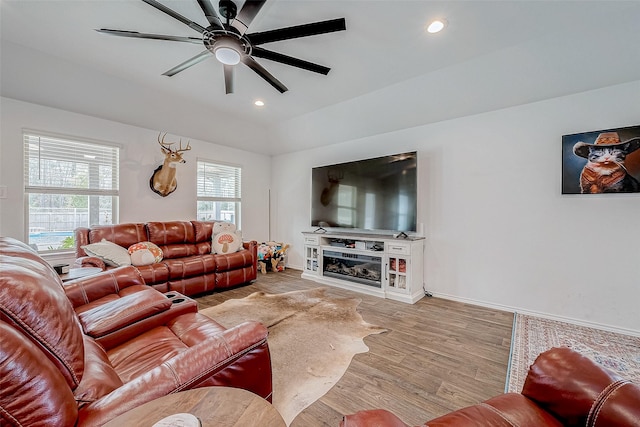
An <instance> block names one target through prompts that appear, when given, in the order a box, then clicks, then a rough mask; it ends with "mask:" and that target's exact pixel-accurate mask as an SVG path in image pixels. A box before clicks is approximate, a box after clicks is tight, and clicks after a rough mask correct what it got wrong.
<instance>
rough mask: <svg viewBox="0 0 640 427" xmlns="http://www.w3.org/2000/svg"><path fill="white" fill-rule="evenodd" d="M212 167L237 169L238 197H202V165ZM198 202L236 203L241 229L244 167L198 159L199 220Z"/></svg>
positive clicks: (235, 189) (236, 190)
mask: <svg viewBox="0 0 640 427" xmlns="http://www.w3.org/2000/svg"><path fill="white" fill-rule="evenodd" d="M201 164H206V165H212V166H218V167H225V168H233V169H236V172H235V175H236V180H237V181H239V182H238V183H237V184H236V186H235V188H234V193H235V194H236V196H237V197H223V196H201V195H200V182H199V174H200V165H201ZM198 202H222V203H234V204H235V205H236V213H235V221H234V224H235V225H236V227H237V229H238V230H240V229H241V224H242V165H239V164H234V163H228V162H221V161H218V160H211V159H206V158H201V157H198V158H196V218H198V215H199V212H198ZM212 220H213V221H224V220H223V219H218V218H214V219H212Z"/></svg>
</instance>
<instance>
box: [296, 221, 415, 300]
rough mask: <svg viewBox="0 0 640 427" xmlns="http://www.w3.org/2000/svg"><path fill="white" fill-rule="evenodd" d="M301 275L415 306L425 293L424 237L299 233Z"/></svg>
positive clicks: (305, 277)
mask: <svg viewBox="0 0 640 427" xmlns="http://www.w3.org/2000/svg"><path fill="white" fill-rule="evenodd" d="M302 234H303V235H304V253H305V260H304V261H305V263H304V271H303V273H302V277H303V278H304V279H310V280H314V281H316V282H319V283H322V284H327V285H331V286H336V287H339V288H344V289H349V290H352V291H357V292H362V293H366V294H369V295H374V296H377V297H381V298H389V299H393V300H396V301H402V302H406V303H409V304H414V303H415V302H416V301H418V300H419V299H420V298H422V297H423V296H425V291H424V288H423V283H424V277H423V274H424V271H423V264H424V237H415V236H409V237H407V238H406V239H405V238H394V237H393V236H390V235H386V234H368V233H346V232H326V233H314V232H303V233H302Z"/></svg>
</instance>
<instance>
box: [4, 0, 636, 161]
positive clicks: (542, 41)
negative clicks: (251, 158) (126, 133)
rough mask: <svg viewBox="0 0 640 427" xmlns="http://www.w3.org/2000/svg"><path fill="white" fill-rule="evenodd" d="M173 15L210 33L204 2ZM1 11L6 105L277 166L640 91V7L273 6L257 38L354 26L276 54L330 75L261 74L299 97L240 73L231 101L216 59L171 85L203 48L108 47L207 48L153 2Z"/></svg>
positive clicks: (363, 2) (29, 4) (281, 70)
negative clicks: (390, 136) (109, 124)
mask: <svg viewBox="0 0 640 427" xmlns="http://www.w3.org/2000/svg"><path fill="white" fill-rule="evenodd" d="M159 1H160V2H161V3H163V4H165V5H166V6H168V7H170V8H171V9H173V10H175V11H176V12H178V13H180V14H182V15H184V16H186V17H188V18H190V19H192V20H194V21H196V22H198V23H200V24H201V25H203V26H205V27H206V26H207V21H206V19H205V18H204V15H203V13H202V10H201V9H200V8H199V6H198V4H197V2H196V1H195V0H159ZM212 1H213V3H214V6H215V8H216V9H217V0H212ZM236 3H237V4H238V6H239V7H241V3H243V1H242V0H237V1H236ZM0 5H1V10H0V18H1V23H0V24H1V33H0V35H1V42H2V51H1V53H0V55H1V56H0V61H1V65H2V68H1V87H0V89H1V94H2V96H5V97H9V98H14V99H19V100H24V101H27V102H33V103H37V104H41V105H46V106H51V107H56V108H61V109H64V110H69V111H73V112H79V113H82V114H88V115H93V116H97V117H101V118H105V119H109V120H114V121H118V122H122V123H127V124H132V125H136V126H141V127H145V128H149V129H154V130H157V131H163V132H169V133H171V134H175V135H180V136H185V137H189V138H194V139H200V140H204V141H210V142H214V143H217V144H222V145H228V146H232V147H236V148H240V149H243V150H248V151H252V152H257V153H264V154H268V155H275V154H279V153H284V152H291V151H297V150H303V149H309V148H313V147H317V146H323V145H328V144H333V143H338V142H341V141H345V140H351V139H357V138H362V137H366V136H370V135H375V134H381V133H385V132H390V131H394V130H398V129H403V128H407V127H412V126H418V125H423V124H426V123H433V122H437V121H441V120H447V119H452V118H456V117H462V116H466V115H470V114H477V113H481V112H486V111H491V110H495V109H500V108H506V107H510V106H514V105H520V104H524V103H529V102H534V101H538V100H543V99H547V98H552V97H557V96H562V95H567V94H571V93H576V92H581V91H585V90H590V89H595V88H599V87H605V86H609V85H614V84H619V83H624V82H629V81H636V80H640V31H638V29H637V26H638V21H640V1H636V0H632V1H626V2H625V1H559V0H558V1H525V0H512V1H478V0H476V1H452V0H448V1H419V0H412V1H402V0H340V1H333V0H268V1H267V3H266V4H265V6H264V7H263V8H262V10H261V11H260V12H259V14H258V15H257V17H256V18H255V20H254V21H253V23H252V24H251V26H250V28H249V31H248V32H250V33H251V32H258V31H265V30H271V29H275V28H281V27H288V26H293V25H299V24H306V23H310V22H315V21H321V20H328V19H333V18H342V17H344V18H346V25H347V30H346V31H342V32H335V33H329V34H322V35H317V36H312V37H305V38H300V39H293V40H286V41H281V42H274V43H270V44H267V45H263V47H265V48H267V49H270V50H273V51H277V52H280V53H283V54H286V55H290V56H294V57H297V58H301V59H305V60H308V61H311V62H315V63H318V64H322V65H326V66H328V67H331V71H330V72H329V74H328V75H327V76H323V75H320V74H315V73H312V72H308V71H304V70H301V69H298V68H294V67H289V66H287V65H283V64H280V63H276V62H272V61H268V60H263V59H257V60H258V62H260V63H261V64H262V65H263V66H264V67H265V68H266V69H267V70H268V71H269V72H271V73H272V74H273V75H274V76H275V77H276V78H278V79H279V80H280V81H281V82H283V83H284V84H285V85H286V86H287V87H288V88H289V91H288V92H285V93H284V94H280V93H279V92H277V91H276V90H275V89H274V88H272V87H271V86H270V85H269V84H267V83H266V82H265V81H264V80H263V79H261V78H260V77H259V76H257V75H256V74H255V73H253V72H252V71H251V70H249V69H248V68H247V67H245V66H243V65H238V66H236V74H235V93H233V94H229V95H225V91H224V80H223V74H222V65H221V64H220V63H218V62H217V61H216V59H215V58H214V57H213V56H211V58H209V59H207V60H205V61H204V62H202V63H200V64H197V65H195V66H193V67H191V68H189V69H187V70H185V71H183V72H181V73H179V74H177V75H175V76H173V77H166V76H163V75H162V73H164V72H165V71H167V70H169V69H170V68H172V67H174V66H175V65H178V64H179V63H181V62H183V61H185V60H186V59H188V58H190V57H192V56H194V55H196V54H198V53H200V52H201V51H203V47H202V46H199V45H195V44H188V43H179V42H172V41H156V40H145V39H131V38H121V37H113V36H108V35H104V34H100V33H98V32H96V31H94V29H98V28H111V29H120V30H132V31H139V32H146V33H156V34H169V35H180V36H190V37H198V36H199V33H198V32H196V31H194V30H192V29H191V28H189V27H188V26H186V25H185V24H183V23H181V22H179V21H177V20H175V19H172V18H171V17H169V16H168V15H166V14H164V13H162V12H160V11H158V10H157V9H155V8H153V7H151V6H149V5H148V4H146V3H144V2H142V1H141V0H86V1H79V0H56V1H50V0H46V1H38V0H0ZM441 17H443V18H446V19H447V21H448V26H447V27H446V28H445V30H444V31H442V32H441V33H439V34H436V35H429V34H427V33H426V32H425V30H424V27H425V25H426V24H427V23H428V22H429V21H430V20H432V19H433V18H441ZM257 99H261V100H263V101H264V102H265V104H266V105H265V106H264V107H262V108H258V107H255V106H254V105H253V102H254V101H255V100H257Z"/></svg>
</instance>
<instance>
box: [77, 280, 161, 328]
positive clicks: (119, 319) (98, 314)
mask: <svg viewBox="0 0 640 427" xmlns="http://www.w3.org/2000/svg"><path fill="white" fill-rule="evenodd" d="M171 306H172V302H171V300H170V299H169V298H167V297H166V296H165V295H164V294H161V293H160V292H158V291H156V290H155V289H152V288H149V287H147V288H144V289H143V290H140V291H138V292H135V293H132V294H130V295H126V296H124V297H121V298H118V299H115V300H112V301H109V302H105V303H104V304H101V305H98V306H96V307H93V308H92V309H90V310H86V311H83V312H81V313H78V318H79V319H80V324H81V325H82V328H83V329H84V332H85V333H86V334H87V335H89V336H91V337H93V338H100V337H103V336H105V335H107V334H110V333H112V332H114V331H117V330H119V329H122V328H124V327H125V326H128V325H131V324H133V323H136V322H138V321H140V320H143V319H146V318H147V317H151V316H154V315H156V314H158V313H161V312H163V311H166V310H168V309H169V308H170V307H171Z"/></svg>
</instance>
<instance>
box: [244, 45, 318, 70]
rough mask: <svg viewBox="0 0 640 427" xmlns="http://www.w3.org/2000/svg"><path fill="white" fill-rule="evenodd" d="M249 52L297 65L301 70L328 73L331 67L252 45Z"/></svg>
mask: <svg viewBox="0 0 640 427" xmlns="http://www.w3.org/2000/svg"><path fill="white" fill-rule="evenodd" d="M251 54H252V55H253V56H257V57H258V58H264V59H270V60H272V61H276V62H280V63H282V64H286V65H291V66H292V67H298V68H302V69H303V70H308V71H313V72H314V73H319V74H324V75H327V74H328V73H329V70H331V68H328V67H325V66H323V65H318V64H314V63H313V62H309V61H305V60H303V59H298V58H294V57H292V56H287V55H283V54H281V53H278V52H273V51H271V50H266V49H263V48H261V47H254V48H253V51H252V52H251Z"/></svg>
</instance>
